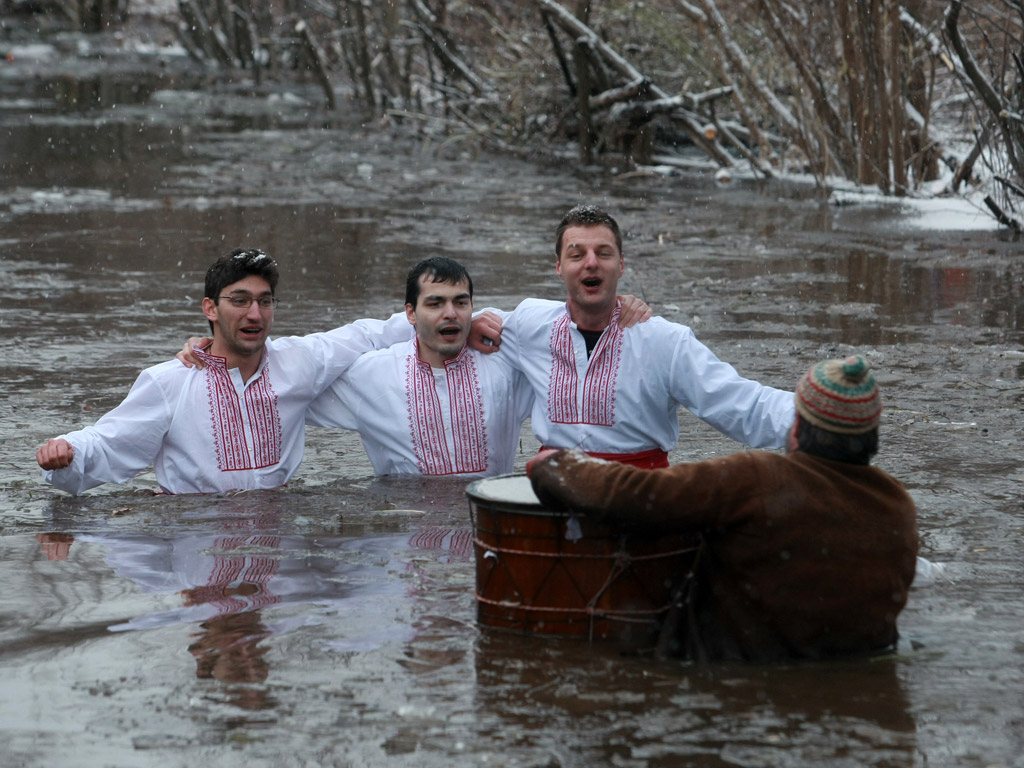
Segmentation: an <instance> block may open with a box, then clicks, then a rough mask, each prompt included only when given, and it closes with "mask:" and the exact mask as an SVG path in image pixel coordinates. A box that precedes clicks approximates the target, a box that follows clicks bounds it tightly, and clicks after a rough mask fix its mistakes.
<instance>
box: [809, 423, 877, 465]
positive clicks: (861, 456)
mask: <svg viewBox="0 0 1024 768" xmlns="http://www.w3.org/2000/svg"><path fill="white" fill-rule="evenodd" d="M796 442H797V445H798V446H799V448H800V450H801V451H803V452H804V453H809V454H811V455H812V456H818V457H820V458H822V459H831V460H832V461H843V462H846V463H847V464H864V465H867V464H870V463H871V457H872V456H874V455H875V454H876V453H878V428H877V427H876V428H875V429H873V430H871V431H870V432H864V433H862V434H859V435H844V434H840V433H839V432H829V431H828V430H827V429H822V428H821V427H817V426H815V425H814V424H811V422H809V421H807V419H802V418H800V417H799V416H797V425H796Z"/></svg>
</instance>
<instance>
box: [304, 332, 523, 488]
mask: <svg viewBox="0 0 1024 768" xmlns="http://www.w3.org/2000/svg"><path fill="white" fill-rule="evenodd" d="M531 403H532V395H531V391H530V388H529V386H528V385H527V383H526V381H525V379H524V378H523V377H522V375H521V374H519V373H518V372H517V371H515V370H513V369H512V368H511V366H510V365H509V361H508V359H507V357H506V356H505V355H504V353H502V352H500V351H499V352H495V353H493V354H490V355H484V354H481V353H479V352H476V351H475V350H472V349H470V348H468V347H466V348H464V349H463V350H462V352H460V353H459V354H458V355H457V356H456V357H455V358H453V359H451V360H448V361H446V362H445V367H444V369H443V370H441V369H436V370H435V369H432V368H431V367H430V365H429V364H428V363H424V362H423V361H421V360H420V359H419V356H418V355H417V342H416V341H415V340H412V341H409V342H406V343H404V344H396V345H395V346H393V347H390V348H389V349H385V350H381V351H379V352H371V353H369V354H366V355H364V356H363V357H361V358H359V360H358V361H357V362H356V363H354V364H353V365H352V367H351V368H350V369H349V370H348V372H347V373H346V374H345V375H344V376H342V377H341V378H340V379H338V381H337V382H335V383H334V384H333V385H332V386H331V388H330V389H329V390H328V391H327V392H325V393H324V394H323V396H321V397H320V398H318V399H317V400H316V401H314V403H313V405H312V406H310V409H309V412H308V416H307V418H308V421H309V423H310V424H315V425H317V426H321V427H342V428H344V429H354V430H357V431H358V432H359V435H360V437H361V438H362V440H363V445H364V446H365V448H366V453H367V455H368V456H369V457H370V462H371V463H372V464H373V469H374V472H376V473H377V474H378V475H386V474H420V475H496V474H503V473H508V472H511V471H512V466H513V463H514V461H515V452H516V448H517V446H518V443H519V429H520V427H521V425H522V423H523V419H525V418H526V416H527V414H528V413H529V412H530V405H531Z"/></svg>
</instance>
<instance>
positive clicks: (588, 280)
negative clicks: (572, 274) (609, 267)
mask: <svg viewBox="0 0 1024 768" xmlns="http://www.w3.org/2000/svg"><path fill="white" fill-rule="evenodd" d="M601 283H602V280H601V278H600V277H585V278H584V279H583V285H584V286H585V287H586V288H597V287H598V286H599V285H601Z"/></svg>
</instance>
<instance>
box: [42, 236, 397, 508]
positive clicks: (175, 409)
mask: <svg viewBox="0 0 1024 768" xmlns="http://www.w3.org/2000/svg"><path fill="white" fill-rule="evenodd" d="M277 281H278V269H277V264H276V263H275V262H274V260H273V259H272V258H270V256H268V255H267V254H266V253H264V252H263V251H260V250H258V249H248V250H247V249H238V250H235V251H233V252H232V253H230V254H228V255H227V256H223V257H221V258H219V259H218V260H217V261H216V262H214V264H213V265H212V266H211V267H210V269H209V270H208V271H207V273H206V287H205V292H204V298H203V313H204V314H205V315H206V318H207V320H209V321H210V328H211V330H212V331H213V342H212V343H211V344H210V345H209V346H208V347H207V348H206V349H205V350H203V351H200V352H197V354H198V355H200V356H201V360H202V362H203V363H204V366H203V368H202V369H197V368H196V369H193V368H186V367H185V366H183V365H181V363H179V362H178V361H177V360H171V361H168V362H166V363H161V364H160V365H156V366H153V367H151V368H147V369H146V370H144V371H143V372H142V373H141V374H140V375H139V377H138V379H137V380H136V381H135V384H134V386H133V387H132V389H131V391H130V392H129V393H128V396H127V397H126V398H125V399H124V401H123V402H122V403H121V404H120V405H119V406H117V407H116V408H115V409H114V410H112V411H110V412H109V413H107V414H106V415H104V416H102V417H101V418H100V419H99V420H98V421H97V422H96V423H95V424H94V425H92V426H90V427H86V428H84V429H81V430H78V431H75V432H71V433H69V434H66V435H62V436H60V437H56V438H54V439H52V440H50V441H49V442H47V443H46V444H45V445H44V446H43V447H42V448H40V449H39V450H38V451H37V453H36V461H37V462H38V463H39V466H40V467H42V468H43V470H44V472H43V479H44V480H45V481H46V482H48V483H50V484H51V485H53V486H54V487H56V488H60V489H61V490H64V491H68V492H70V493H80V492H82V491H84V490H87V489H89V488H93V487H95V486H97V485H100V484H102V483H123V482H126V481H127V480H130V479H131V478H132V477H134V476H135V475H137V474H139V473H140V472H142V471H143V470H144V469H146V468H147V467H149V466H151V465H152V466H153V469H154V472H155V474H156V479H157V482H158V483H159V484H160V487H161V488H162V489H163V490H164V491H165V492H167V493H214V492H219V491H228V490H240V489H256V488H274V487H277V486H280V485H284V484H285V483H287V482H288V480H289V479H290V478H291V476H292V474H294V472H295V470H296V469H297V468H298V466H299V463H300V462H301V461H302V454H303V448H304V444H305V414H306V408H307V407H308V406H309V404H310V402H312V400H313V399H314V398H316V397H317V396H318V395H320V394H321V393H322V392H323V391H324V390H325V389H326V388H327V387H328V386H329V385H330V384H331V383H332V382H333V381H334V380H335V379H337V378H338V377H339V376H340V375H341V374H342V373H344V372H345V371H346V370H348V367H349V366H350V365H351V364H352V363H353V362H355V360H356V359H357V358H358V357H359V356H360V355H361V354H363V353H364V352H369V351H371V350H374V349H381V348H383V347H387V346H389V345H391V344H395V343H397V342H400V341H406V340H408V339H409V337H410V331H411V328H410V326H409V323H408V321H407V320H406V317H405V314H404V313H396V314H395V315H393V316H392V317H391V318H390V319H389V320H387V321H381V320H359V321H356V322H355V323H351V324H350V325H346V326H343V327H341V328H336V329H335V330H333V331H328V332H326V333H315V334H310V335H308V336H302V337H286V338H281V339H273V340H268V336H269V334H270V329H271V327H272V326H273V324H274V308H275V306H276V304H277V299H276V298H275V297H274V290H275V288H276V287H277Z"/></svg>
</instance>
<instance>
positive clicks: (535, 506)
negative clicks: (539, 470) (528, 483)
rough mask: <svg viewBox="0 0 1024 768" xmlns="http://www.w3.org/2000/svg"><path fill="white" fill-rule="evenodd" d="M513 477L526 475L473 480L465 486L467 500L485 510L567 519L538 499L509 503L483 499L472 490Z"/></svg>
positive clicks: (509, 474)
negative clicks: (512, 511)
mask: <svg viewBox="0 0 1024 768" xmlns="http://www.w3.org/2000/svg"><path fill="white" fill-rule="evenodd" d="M513 477H527V475H526V473H525V472H509V473H506V474H504V475H493V476H492V477H481V478H480V479H479V480H474V481H473V482H471V483H470V484H469V485H467V486H466V496H467V497H468V498H469V500H470V501H471V502H472V503H473V504H475V505H477V506H482V507H485V508H487V509H495V508H497V507H505V508H512V509H515V510H522V511H531V512H533V513H534V514H538V515H544V514H547V515H551V516H553V517H568V516H569V514H568V513H567V512H562V513H560V512H554V511H552V510H549V509H547V508H546V507H545V506H544V505H543V504H541V503H540V500H539V499H538V500H537V501H536V502H532V501H528V502H522V501H509V500H507V499H495V498H489V497H483V496H481V495H480V494H479V493H475V492H474V488H475V487H476V486H478V485H481V484H482V483H487V482H490V481H492V480H507V479H509V478H513Z"/></svg>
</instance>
